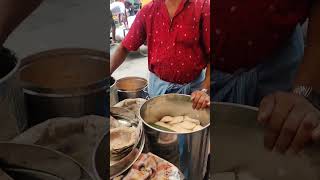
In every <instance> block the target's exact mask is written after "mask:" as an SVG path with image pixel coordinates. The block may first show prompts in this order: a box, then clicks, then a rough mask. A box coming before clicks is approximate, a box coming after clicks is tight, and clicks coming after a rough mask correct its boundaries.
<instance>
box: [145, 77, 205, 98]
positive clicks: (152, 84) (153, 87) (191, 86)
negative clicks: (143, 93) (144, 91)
mask: <svg viewBox="0 0 320 180" xmlns="http://www.w3.org/2000/svg"><path fill="white" fill-rule="evenodd" d="M204 79H205V71H202V72H201V73H200V76H199V77H198V78H197V79H196V80H194V81H192V82H190V83H188V84H184V85H180V84H174V83H170V82H166V81H163V80H161V79H160V78H159V77H157V76H156V75H155V74H153V73H151V72H150V75H149V86H148V94H149V97H150V98H152V97H155V96H159V95H163V94H169V93H178V94H188V95H190V94H191V93H192V92H193V91H195V90H199V89H200V88H201V83H202V82H203V81H204Z"/></svg>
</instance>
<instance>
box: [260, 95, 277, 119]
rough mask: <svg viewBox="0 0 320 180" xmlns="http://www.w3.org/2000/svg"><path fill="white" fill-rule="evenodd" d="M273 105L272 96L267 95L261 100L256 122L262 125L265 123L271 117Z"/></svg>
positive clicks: (273, 99)
mask: <svg viewBox="0 0 320 180" xmlns="http://www.w3.org/2000/svg"><path fill="white" fill-rule="evenodd" d="M274 105H275V97H274V95H269V96H266V97H265V98H263V100H262V101H261V103H260V107H259V114H258V121H259V122H260V123H262V124H265V123H267V120H268V119H269V118H270V117H271V114H272V111H273V108H274Z"/></svg>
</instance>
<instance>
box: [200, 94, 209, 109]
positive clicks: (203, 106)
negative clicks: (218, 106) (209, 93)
mask: <svg viewBox="0 0 320 180" xmlns="http://www.w3.org/2000/svg"><path fill="white" fill-rule="evenodd" d="M209 105H210V98H209V97H206V98H205V100H204V101H203V103H202V106H201V109H204V108H206V107H208V106H209Z"/></svg>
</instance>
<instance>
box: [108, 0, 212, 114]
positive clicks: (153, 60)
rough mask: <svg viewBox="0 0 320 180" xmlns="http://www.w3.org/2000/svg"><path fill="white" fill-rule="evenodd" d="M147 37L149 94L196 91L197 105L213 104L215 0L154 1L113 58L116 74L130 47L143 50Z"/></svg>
mask: <svg viewBox="0 0 320 180" xmlns="http://www.w3.org/2000/svg"><path fill="white" fill-rule="evenodd" d="M145 41H147V44H148V68H149V71H150V77H149V95H150V96H151V97H153V96H157V95H161V94H166V93H181V94H192V99H193V102H194V108H196V109H200V108H205V107H208V105H209V103H210V98H209V95H208V92H209V90H210V66H209V64H210V63H209V55H210V2H209V0H153V1H152V2H151V3H149V4H148V5H146V6H145V7H143V8H142V9H141V11H140V12H139V13H138V14H137V16H136V19H135V21H134V23H133V25H132V27H131V29H130V31H129V33H128V34H127V36H126V38H125V39H124V41H123V42H122V43H121V44H120V46H119V47H118V49H117V50H116V52H115V53H114V55H113V56H112V57H111V73H113V72H114V71H115V70H116V69H117V68H118V67H119V66H120V65H121V64H122V62H123V61H124V60H125V58H126V56H127V54H128V52H129V51H135V50H137V49H138V48H139V47H140V46H141V45H142V44H143V43H144V42H145ZM205 69H206V71H205Z"/></svg>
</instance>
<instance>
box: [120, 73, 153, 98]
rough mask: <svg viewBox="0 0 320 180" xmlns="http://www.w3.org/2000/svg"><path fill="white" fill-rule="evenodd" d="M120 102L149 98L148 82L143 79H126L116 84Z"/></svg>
mask: <svg viewBox="0 0 320 180" xmlns="http://www.w3.org/2000/svg"><path fill="white" fill-rule="evenodd" d="M116 87H117V90H118V97H119V101H122V100H125V99H134V98H143V99H147V98H148V92H147V88H148V81H147V80H146V79H144V78H141V77H125V78H121V79H118V80H117V82H116Z"/></svg>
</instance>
